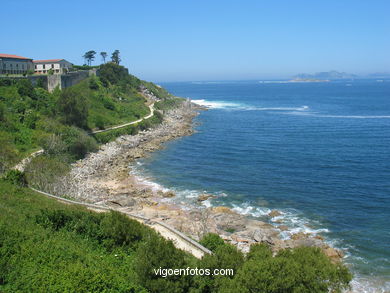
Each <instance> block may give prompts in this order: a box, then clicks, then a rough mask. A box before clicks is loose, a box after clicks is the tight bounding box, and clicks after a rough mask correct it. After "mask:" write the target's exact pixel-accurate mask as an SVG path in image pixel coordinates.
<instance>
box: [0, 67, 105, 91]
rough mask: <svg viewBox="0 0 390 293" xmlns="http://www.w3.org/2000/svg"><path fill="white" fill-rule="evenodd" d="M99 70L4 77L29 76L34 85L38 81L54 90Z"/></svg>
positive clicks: (65, 86) (67, 85)
mask: <svg viewBox="0 0 390 293" xmlns="http://www.w3.org/2000/svg"><path fill="white" fill-rule="evenodd" d="M97 74H98V72H97V70H96V69H91V70H80V71H74V72H68V73H66V74H53V75H30V76H26V77H23V76H20V77H4V78H12V79H22V78H28V79H29V80H31V83H32V84H33V85H37V84H38V81H39V80H41V81H40V83H41V84H42V85H43V86H44V87H45V88H46V89H47V90H48V91H49V92H52V91H53V90H54V89H55V88H56V87H57V86H58V87H59V89H64V88H67V87H70V86H72V85H75V84H78V83H79V82H81V81H83V80H84V79H86V78H88V77H89V76H91V75H97Z"/></svg>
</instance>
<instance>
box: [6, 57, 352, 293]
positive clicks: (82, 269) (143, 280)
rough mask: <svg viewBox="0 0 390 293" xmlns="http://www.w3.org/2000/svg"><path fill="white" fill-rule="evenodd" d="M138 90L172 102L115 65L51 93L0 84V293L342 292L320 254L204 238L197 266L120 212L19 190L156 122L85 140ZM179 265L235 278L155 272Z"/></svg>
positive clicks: (132, 103) (129, 107)
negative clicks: (24, 162) (22, 164)
mask: <svg viewBox="0 0 390 293" xmlns="http://www.w3.org/2000/svg"><path fill="white" fill-rule="evenodd" d="M142 88H147V89H148V90H149V91H150V92H152V93H153V94H154V95H156V96H157V97H158V98H159V99H160V100H161V101H160V102H158V103H156V104H155V107H156V108H157V109H160V110H162V111H164V110H166V109H168V108H170V107H173V106H175V105H177V104H178V103H180V99H177V98H174V97H172V96H171V95H170V94H169V93H168V92H166V91H165V90H164V89H163V88H161V87H159V86H156V85H154V84H152V83H147V82H144V81H141V80H139V79H138V78H136V77H134V76H132V75H130V74H128V72H127V69H125V68H124V67H121V66H119V65H118V64H114V63H107V64H105V65H102V66H100V75H99V77H91V78H89V79H87V80H85V81H83V82H81V83H80V84H78V85H76V86H73V87H71V88H68V89H65V90H62V91H60V90H58V89H57V90H55V91H54V92H53V93H49V92H47V91H46V90H44V89H43V88H41V87H40V86H39V85H38V86H35V87H34V86H33V85H32V84H31V83H30V82H29V81H28V80H18V81H15V80H11V79H3V80H0V145H1V148H0V173H4V174H3V176H2V179H0V292H175V293H176V292H194V293H195V292H199V293H200V292H330V291H331V292H340V290H341V289H343V288H346V287H347V286H348V283H349V281H350V279H351V276H350V274H349V272H348V270H347V269H346V268H345V267H344V266H343V265H341V264H333V263H331V262H330V260H329V259H328V258H327V257H326V256H325V255H324V254H323V253H322V252H321V251H320V250H319V249H315V248H307V247H306V248H298V249H293V250H285V251H281V252H279V253H278V254H277V255H275V256H273V255H272V252H271V250H270V248H269V247H268V246H266V245H254V246H252V247H251V251H250V253H249V254H248V255H243V254H242V253H241V252H240V251H238V250H237V249H236V248H235V247H234V246H231V245H229V244H225V243H224V241H223V240H222V239H221V238H220V237H219V236H218V235H215V234H208V235H206V236H205V237H204V238H203V239H202V241H201V243H202V244H203V245H204V246H206V247H208V248H209V249H210V250H212V251H213V254H212V255H206V256H204V257H203V259H201V260H198V259H195V258H194V257H193V256H191V255H189V254H187V253H185V252H183V251H181V250H178V249H176V248H175V246H174V245H173V243H172V242H170V241H167V240H165V239H163V238H162V237H160V236H159V235H158V234H156V233H155V232H154V231H153V230H151V229H150V228H148V227H147V226H145V225H143V224H140V223H138V222H137V221H134V220H131V219H129V218H127V217H126V216H124V215H122V214H120V213H117V212H110V213H96V212H92V211H89V210H87V209H85V208H82V207H77V206H71V205H65V204H62V203H59V202H57V201H55V200H53V199H49V198H46V197H44V196H42V195H40V194H36V193H35V192H33V191H31V190H30V189H28V188H27V187H26V186H27V183H28V184H30V185H31V184H33V185H34V186H36V187H38V188H41V189H44V188H45V185H47V184H49V183H51V182H54V181H55V180H56V178H57V177H58V176H60V175H61V174H64V173H66V172H67V171H68V170H69V163H70V162H72V161H74V160H77V159H80V158H82V157H84V156H85V155H86V154H87V153H88V152H91V151H94V150H96V149H97V146H98V144H99V143H102V142H107V141H109V140H111V139H113V138H115V137H116V136H118V135H121V134H135V133H137V132H138V130H140V129H142V130H143V129H146V128H149V127H152V126H153V125H154V124H156V123H160V122H161V121H162V114H161V113H160V112H158V111H157V112H156V113H157V114H156V115H155V116H154V117H153V118H152V119H149V120H146V121H143V122H142V123H139V124H138V125H131V126H128V127H125V128H122V129H118V130H114V131H110V132H106V133H101V134H98V135H95V136H92V135H90V130H91V129H94V128H105V127H107V126H110V125H114V124H119V123H122V122H128V121H129V120H133V119H134V120H135V119H138V118H139V117H141V116H143V115H145V114H147V113H148V108H147V106H146V105H145V99H144V97H143V96H142V95H141V94H140V89H142ZM39 148H44V150H45V154H44V155H43V156H38V157H36V158H35V159H33V161H32V162H31V163H30V164H29V166H28V167H27V169H26V172H25V173H21V172H18V171H14V170H11V171H9V169H10V167H11V166H12V165H13V164H15V163H16V162H17V161H19V160H20V159H21V158H22V157H24V156H26V155H27V154H28V153H31V152H32V151H34V150H36V149H39ZM7 170H8V171H7ZM4 171H7V172H4ZM187 267H188V268H199V269H210V270H211V272H212V271H213V270H214V269H233V270H234V275H233V276H221V275H219V276H216V275H212V274H211V275H204V276H189V275H186V276H185V275H181V276H178V275H172V276H167V277H162V276H161V275H156V273H155V270H157V269H159V268H162V269H186V268H187Z"/></svg>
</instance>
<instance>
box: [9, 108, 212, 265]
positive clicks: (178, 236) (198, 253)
mask: <svg viewBox="0 0 390 293" xmlns="http://www.w3.org/2000/svg"><path fill="white" fill-rule="evenodd" d="M149 109H150V113H149V114H148V115H146V116H144V117H143V118H140V119H138V120H136V121H132V122H128V123H124V124H121V125H117V126H113V127H110V128H107V129H102V130H95V131H92V132H90V134H96V133H102V132H106V131H110V130H114V129H119V128H123V127H126V126H129V125H133V124H137V123H139V122H141V121H143V120H146V119H149V118H151V117H152V116H153V115H154V111H155V109H154V103H152V104H150V105H149ZM43 152H44V150H43V149H40V150H37V151H35V152H33V153H31V154H30V155H28V156H27V157H26V158H24V159H23V160H22V161H20V162H19V163H18V164H17V165H16V166H14V167H13V169H14V170H19V171H21V172H23V171H24V170H25V168H26V166H27V165H28V164H29V163H30V162H31V160H32V159H33V158H35V157H36V156H39V155H41V154H43ZM29 188H30V189H31V190H33V191H35V192H37V193H39V194H42V195H45V196H48V197H51V198H54V199H56V200H59V201H62V202H66V203H70V204H76V205H81V206H84V207H86V208H88V209H92V210H95V211H110V210H113V211H119V212H121V213H123V214H125V215H126V216H128V217H129V218H132V219H134V220H137V221H139V222H141V223H143V224H145V225H147V226H149V227H150V228H152V229H154V230H155V231H156V232H158V233H159V234H160V235H161V236H162V237H164V238H165V239H168V240H171V241H172V242H173V244H174V245H175V247H176V248H179V249H181V250H184V251H186V252H188V253H191V254H192V255H193V256H195V257H196V258H202V257H203V256H204V255H205V254H211V253H212V252H211V251H210V250H209V249H207V248H205V247H204V246H202V245H201V244H199V243H198V242H196V241H195V240H193V239H191V238H189V237H188V236H186V235H184V234H183V233H182V232H180V231H178V230H176V229H175V228H173V227H171V226H169V225H167V224H165V223H163V222H160V221H156V220H152V219H149V218H146V217H143V216H140V215H136V214H133V213H130V212H128V211H126V208H120V209H113V208H109V207H105V206H100V205H95V204H89V203H84V202H79V201H75V200H70V199H66V198H63V197H60V196H56V195H53V194H50V193H47V192H44V191H41V190H38V189H35V188H33V187H31V186H29Z"/></svg>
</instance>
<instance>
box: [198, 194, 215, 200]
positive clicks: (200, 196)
mask: <svg viewBox="0 0 390 293" xmlns="http://www.w3.org/2000/svg"><path fill="white" fill-rule="evenodd" d="M209 198H214V195H212V194H207V193H202V194H201V195H199V196H198V198H197V201H198V202H202V201H205V200H208V199H209Z"/></svg>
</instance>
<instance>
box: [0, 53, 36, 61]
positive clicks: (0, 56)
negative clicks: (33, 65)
mask: <svg viewBox="0 0 390 293" xmlns="http://www.w3.org/2000/svg"><path fill="white" fill-rule="evenodd" d="M0 58H14V59H25V60H32V59H31V58H26V57H22V56H17V55H10V54H2V53H0Z"/></svg>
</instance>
